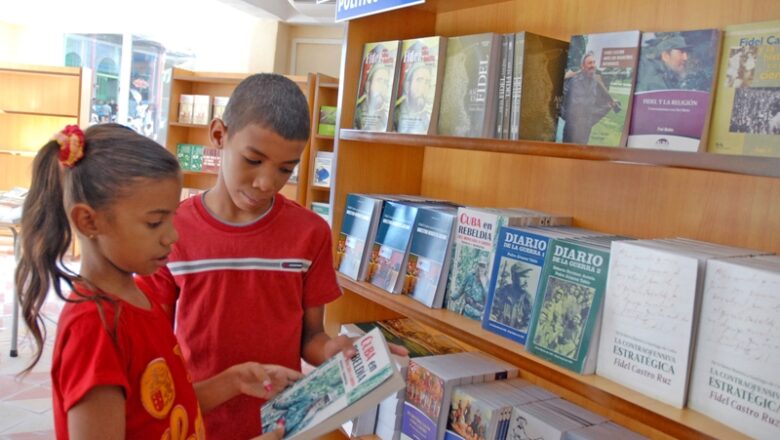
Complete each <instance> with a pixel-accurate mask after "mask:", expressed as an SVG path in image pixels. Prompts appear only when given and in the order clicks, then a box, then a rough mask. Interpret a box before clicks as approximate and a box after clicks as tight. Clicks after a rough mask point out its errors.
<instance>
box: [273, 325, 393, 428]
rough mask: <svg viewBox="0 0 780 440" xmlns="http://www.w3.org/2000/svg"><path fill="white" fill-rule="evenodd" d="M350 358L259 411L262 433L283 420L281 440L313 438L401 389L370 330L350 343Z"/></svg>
mask: <svg viewBox="0 0 780 440" xmlns="http://www.w3.org/2000/svg"><path fill="white" fill-rule="evenodd" d="M354 346H355V349H356V350H357V353H356V354H355V355H354V356H352V357H351V358H347V357H345V356H344V355H343V354H342V353H338V354H337V355H335V356H333V357H332V358H330V359H328V360H327V361H325V363H323V364H322V365H320V366H319V367H317V369H315V370H314V371H312V372H311V373H309V374H307V375H306V376H305V377H304V378H303V379H301V380H299V381H298V382H296V383H295V384H293V385H292V386H290V387H289V388H287V389H285V390H284V391H282V392H281V393H279V394H278V395H277V396H276V397H274V398H273V399H271V400H269V401H268V402H266V403H265V404H264V405H263V407H262V410H261V417H260V418H261V423H262V429H263V432H270V431H273V430H274V429H275V428H276V423H277V421H278V420H280V419H284V427H285V433H284V438H285V439H290V440H292V439H308V438H317V437H319V436H321V435H324V434H327V433H328V432H331V431H333V430H334V429H337V428H338V427H339V426H341V424H342V423H344V422H345V421H347V420H350V419H352V418H354V417H356V416H358V415H359V414H362V413H363V412H364V411H365V410H366V409H368V408H370V407H372V406H373V407H375V406H376V405H378V404H379V402H381V401H382V400H383V399H384V398H386V397H387V396H389V395H391V394H393V393H395V392H396V391H398V390H400V389H401V388H403V387H404V380H403V378H402V377H401V374H400V373H399V372H398V369H397V367H396V366H395V363H394V362H393V360H392V358H391V356H390V351H389V349H388V347H387V342H385V338H384V336H382V332H381V331H379V329H374V330H372V331H370V332H369V333H367V334H366V335H365V336H363V337H361V338H360V339H358V340H356V341H355V344H354Z"/></svg>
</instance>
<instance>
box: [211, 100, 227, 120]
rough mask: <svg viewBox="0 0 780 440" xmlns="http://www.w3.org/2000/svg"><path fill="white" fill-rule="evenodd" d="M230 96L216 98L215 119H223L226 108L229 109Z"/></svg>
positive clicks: (213, 113)
mask: <svg viewBox="0 0 780 440" xmlns="http://www.w3.org/2000/svg"><path fill="white" fill-rule="evenodd" d="M228 101H230V96H215V97H214V110H213V112H212V115H213V117H215V118H219V119H222V115H223V114H224V113H225V107H227V104H228Z"/></svg>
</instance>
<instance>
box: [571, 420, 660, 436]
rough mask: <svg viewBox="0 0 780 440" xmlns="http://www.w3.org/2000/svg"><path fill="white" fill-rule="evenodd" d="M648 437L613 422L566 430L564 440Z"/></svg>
mask: <svg viewBox="0 0 780 440" xmlns="http://www.w3.org/2000/svg"><path fill="white" fill-rule="evenodd" d="M645 439H647V437H645V436H643V435H639V434H637V433H635V432H634V431H631V430H629V429H626V428H624V427H622V426H620V425H617V424H615V423H612V422H606V423H599V424H597V425H590V426H586V427H584V428H579V429H574V430H572V431H566V433H564V435H563V440H645Z"/></svg>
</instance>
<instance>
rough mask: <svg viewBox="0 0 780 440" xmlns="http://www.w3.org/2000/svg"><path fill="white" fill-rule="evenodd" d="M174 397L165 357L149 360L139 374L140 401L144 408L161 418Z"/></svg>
mask: <svg viewBox="0 0 780 440" xmlns="http://www.w3.org/2000/svg"><path fill="white" fill-rule="evenodd" d="M175 399H176V389H175V388H174V385H173V376H172V375H171V370H170V369H169V368H168V364H167V363H165V359H163V358H157V359H154V360H153V361H151V362H149V365H147V366H146V369H145V370H144V374H143V375H141V403H142V404H143V406H144V409H146V411H147V412H148V413H149V414H151V415H152V417H155V418H157V419H163V418H165V416H167V415H168V412H170V410H171V407H172V406H173V402H174V400H175Z"/></svg>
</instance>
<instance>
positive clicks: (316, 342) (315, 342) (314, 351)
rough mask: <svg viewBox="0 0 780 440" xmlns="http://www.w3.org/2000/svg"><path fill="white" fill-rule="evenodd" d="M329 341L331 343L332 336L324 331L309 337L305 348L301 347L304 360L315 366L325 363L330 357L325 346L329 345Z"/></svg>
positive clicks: (304, 345)
mask: <svg viewBox="0 0 780 440" xmlns="http://www.w3.org/2000/svg"><path fill="white" fill-rule="evenodd" d="M328 341H330V336H328V335H327V334H326V333H325V332H324V331H319V332H317V333H313V334H311V335H309V336H308V337H307V338H306V340H304V341H303V346H302V347H301V355H302V356H303V360H305V361H306V362H308V363H309V364H311V365H314V366H317V365H320V364H321V363H323V362H325V361H326V360H327V359H328V357H329V356H327V355H326V353H325V344H327V343H328Z"/></svg>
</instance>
